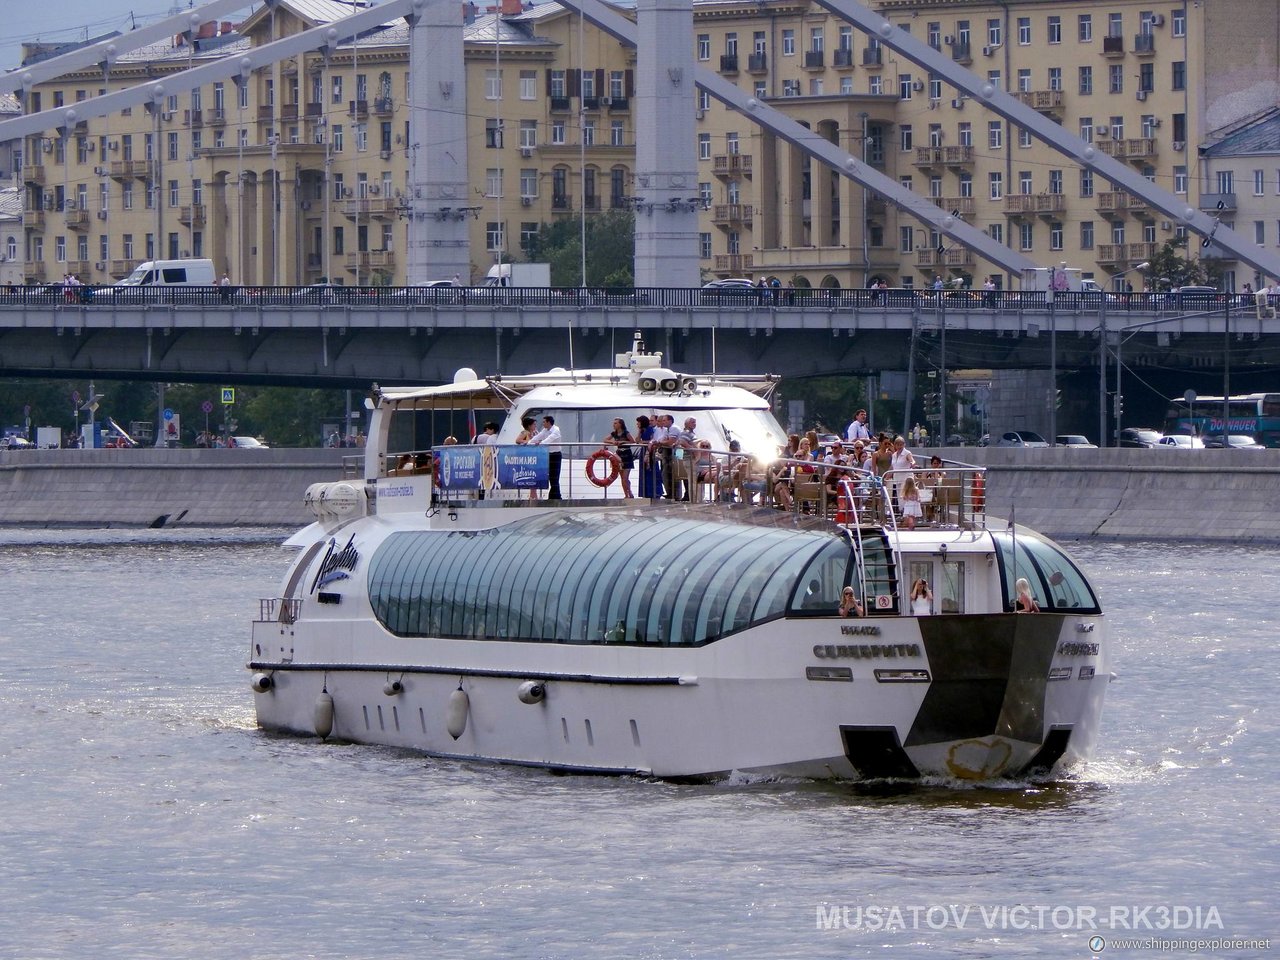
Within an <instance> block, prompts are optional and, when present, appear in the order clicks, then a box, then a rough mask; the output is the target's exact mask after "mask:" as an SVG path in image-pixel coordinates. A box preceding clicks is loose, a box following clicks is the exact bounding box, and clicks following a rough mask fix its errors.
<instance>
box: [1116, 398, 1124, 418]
mask: <svg viewBox="0 0 1280 960" xmlns="http://www.w3.org/2000/svg"><path fill="white" fill-rule="evenodd" d="M1122 413H1124V395H1123V394H1120V393H1117V394H1116V416H1117V417H1118V416H1120V415H1121V414H1122Z"/></svg>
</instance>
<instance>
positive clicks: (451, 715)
mask: <svg viewBox="0 0 1280 960" xmlns="http://www.w3.org/2000/svg"><path fill="white" fill-rule="evenodd" d="M470 709H471V698H470V697H468V696H467V691H465V690H463V689H462V684H461V683H459V684H458V689H457V690H455V691H453V693H451V694H449V709H448V710H447V711H446V712H445V729H446V730H448V731H449V736H451V737H453V739H455V740H457V739H458V738H459V737H460V736H462V732H463V731H464V730H466V729H467V711H468V710H470Z"/></svg>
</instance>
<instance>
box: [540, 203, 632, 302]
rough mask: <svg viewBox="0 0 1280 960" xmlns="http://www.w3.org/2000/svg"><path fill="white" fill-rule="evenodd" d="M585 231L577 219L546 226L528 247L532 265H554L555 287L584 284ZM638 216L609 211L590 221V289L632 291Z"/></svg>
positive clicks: (595, 215)
mask: <svg viewBox="0 0 1280 960" xmlns="http://www.w3.org/2000/svg"><path fill="white" fill-rule="evenodd" d="M582 230H583V223H582V221H581V220H578V219H576V218H575V219H569V218H566V219H563V220H558V221H556V222H555V223H544V224H542V226H540V227H539V228H538V232H537V233H536V234H534V236H533V238H532V239H531V240H530V243H529V246H528V250H527V253H528V257H529V260H530V262H533V263H549V264H551V285H552V286H553V287H576V286H579V285H581V284H582V282H583V277H582ZM635 233H636V220H635V214H633V213H632V212H631V211H629V210H607V211H605V212H604V213H599V214H594V215H592V216H590V217H588V218H587V222H586V240H587V248H586V249H587V276H586V285H587V286H588V287H630V286H634V285H635Z"/></svg>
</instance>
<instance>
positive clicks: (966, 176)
mask: <svg viewBox="0 0 1280 960" xmlns="http://www.w3.org/2000/svg"><path fill="white" fill-rule="evenodd" d="M960 196H962V197H972V196H973V174H972V173H969V172H968V171H966V172H964V173H962V174H960Z"/></svg>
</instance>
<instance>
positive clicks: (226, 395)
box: [222, 387, 236, 406]
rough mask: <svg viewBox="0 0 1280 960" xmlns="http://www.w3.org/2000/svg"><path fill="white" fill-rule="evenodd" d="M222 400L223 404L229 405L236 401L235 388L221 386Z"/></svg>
mask: <svg viewBox="0 0 1280 960" xmlns="http://www.w3.org/2000/svg"><path fill="white" fill-rule="evenodd" d="M222 402H223V404H225V405H226V406H231V404H233V403H235V402H236V388H235V387H223V388H222Z"/></svg>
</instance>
